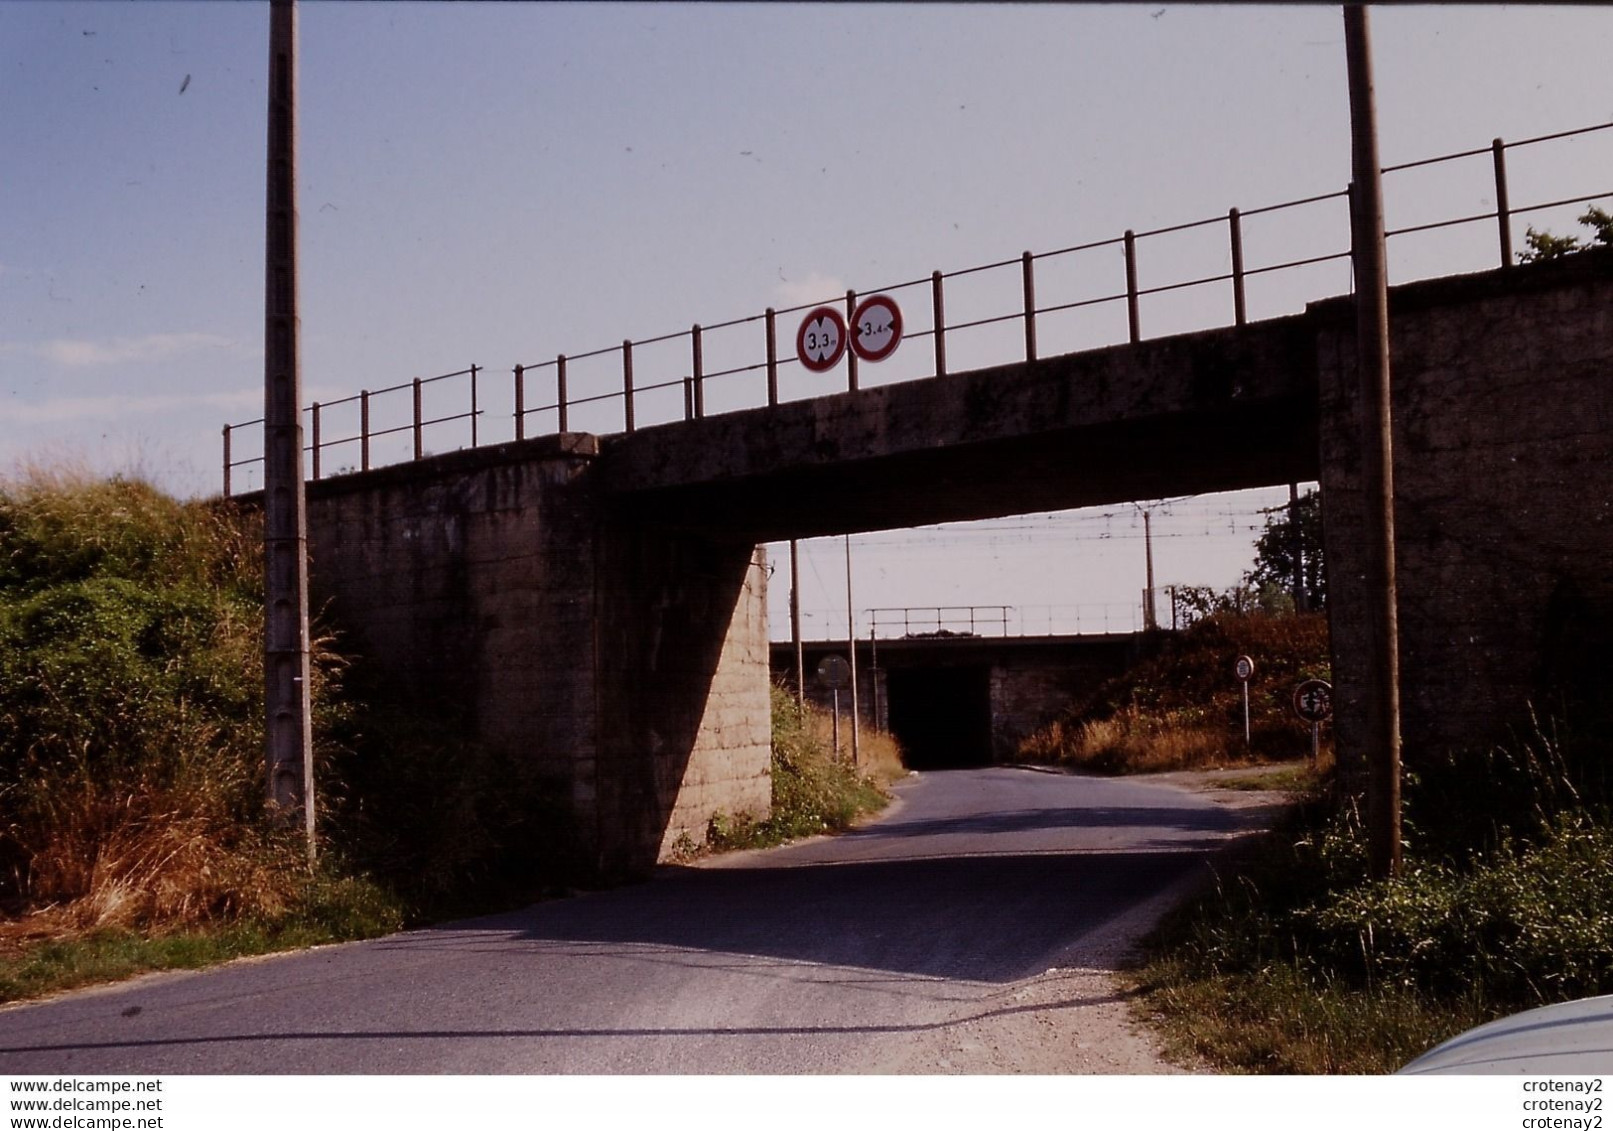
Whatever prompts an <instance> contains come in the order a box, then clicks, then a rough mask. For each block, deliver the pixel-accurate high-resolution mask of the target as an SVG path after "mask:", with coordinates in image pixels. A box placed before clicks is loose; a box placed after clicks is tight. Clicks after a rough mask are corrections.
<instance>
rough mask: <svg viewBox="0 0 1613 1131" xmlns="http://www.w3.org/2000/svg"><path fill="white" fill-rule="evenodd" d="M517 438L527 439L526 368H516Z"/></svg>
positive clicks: (519, 366)
mask: <svg viewBox="0 0 1613 1131" xmlns="http://www.w3.org/2000/svg"><path fill="white" fill-rule="evenodd" d="M515 438H516V439H517V440H524V439H526V366H524V365H517V366H516V367H515Z"/></svg>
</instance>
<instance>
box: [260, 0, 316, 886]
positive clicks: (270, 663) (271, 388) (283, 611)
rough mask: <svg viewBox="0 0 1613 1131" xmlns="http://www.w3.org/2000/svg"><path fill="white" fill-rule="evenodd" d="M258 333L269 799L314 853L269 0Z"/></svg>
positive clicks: (291, 93)
mask: <svg viewBox="0 0 1613 1131" xmlns="http://www.w3.org/2000/svg"><path fill="white" fill-rule="evenodd" d="M267 187H268V193H267V204H268V214H267V226H266V227H267V230H266V238H265V256H264V266H265V275H264V334H263V558H264V561H263V566H264V599H265V610H264V634H263V679H264V705H265V713H266V719H265V734H266V742H265V747H266V760H267V763H268V777H269V782H268V793H269V807H270V809H271V810H273V811H274V812H275V813H276V814H277V815H278V816H279V817H281V818H282V819H283V820H285V821H286V822H287V823H288V824H289V823H290V822H292V821H294V820H295V819H296V818H297V816H298V815H299V814H300V816H301V818H302V825H303V831H304V834H305V835H306V837H307V841H308V861H309V863H310V864H312V863H313V859H314V759H313V728H312V725H311V719H310V715H311V711H310V704H309V689H308V673H309V662H308V510H307V500H306V497H305V495H304V490H303V470H302V418H301V416H300V413H299V410H300V408H301V405H302V359H301V356H300V354H301V339H302V323H301V320H300V319H299V317H298V313H297V289H298V279H297V6H296V3H295V0H272V3H271V4H270V6H269V144H268V186H267Z"/></svg>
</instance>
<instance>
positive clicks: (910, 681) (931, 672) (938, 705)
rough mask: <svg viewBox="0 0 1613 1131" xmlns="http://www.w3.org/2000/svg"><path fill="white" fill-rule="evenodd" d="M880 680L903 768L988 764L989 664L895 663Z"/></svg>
mask: <svg viewBox="0 0 1613 1131" xmlns="http://www.w3.org/2000/svg"><path fill="white" fill-rule="evenodd" d="M886 681H887V682H886V687H887V693H888V695H889V697H890V699H889V706H888V710H889V713H890V730H891V733H892V734H894V735H895V736H896V740H897V741H898V742H900V743H901V744H902V750H903V753H904V755H905V757H906V761H907V766H908V768H909V769H912V770H957V769H965V768H967V767H971V766H989V765H990V764H991V673H990V668H988V667H987V666H986V665H984V664H980V665H973V666H968V667H941V668H907V669H901V668H897V669H892V670H890V671H888V672H887V673H886Z"/></svg>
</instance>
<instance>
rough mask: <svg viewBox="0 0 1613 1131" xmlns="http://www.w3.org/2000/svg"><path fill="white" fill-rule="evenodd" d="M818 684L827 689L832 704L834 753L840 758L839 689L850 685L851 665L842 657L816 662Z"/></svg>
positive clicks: (827, 658)
mask: <svg viewBox="0 0 1613 1131" xmlns="http://www.w3.org/2000/svg"><path fill="white" fill-rule="evenodd" d="M818 683H819V684H820V685H821V686H823V687H827V688H828V689H829V690H830V692H831V694H832V697H833V703H834V731H833V735H834V752H835V760H836V761H838V760H839V758H840V689H841V688H843V687H847V686H849V685H850V684H851V665H850V664H848V663H846V660H845V657H844V656H825V657H824V658H823V659H821V660H819V661H818Z"/></svg>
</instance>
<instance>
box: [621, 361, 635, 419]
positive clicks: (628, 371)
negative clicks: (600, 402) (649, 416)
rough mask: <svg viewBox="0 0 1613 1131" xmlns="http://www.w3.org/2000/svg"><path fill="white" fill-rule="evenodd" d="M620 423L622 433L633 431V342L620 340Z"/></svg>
mask: <svg viewBox="0 0 1613 1131" xmlns="http://www.w3.org/2000/svg"><path fill="white" fill-rule="evenodd" d="M622 423H623V425H624V431H628V432H631V431H633V342H632V340H631V339H629V338H623V339H622Z"/></svg>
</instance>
